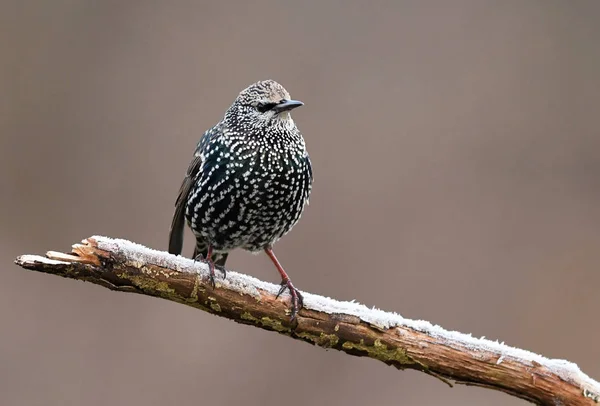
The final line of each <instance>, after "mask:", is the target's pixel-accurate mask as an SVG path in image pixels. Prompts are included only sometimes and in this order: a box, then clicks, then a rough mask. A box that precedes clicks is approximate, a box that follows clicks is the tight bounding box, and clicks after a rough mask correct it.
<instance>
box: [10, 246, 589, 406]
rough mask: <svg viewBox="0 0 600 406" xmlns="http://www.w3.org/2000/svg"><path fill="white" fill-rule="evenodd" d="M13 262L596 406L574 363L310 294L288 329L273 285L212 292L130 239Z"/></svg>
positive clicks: (221, 283)
mask: <svg viewBox="0 0 600 406" xmlns="http://www.w3.org/2000/svg"><path fill="white" fill-rule="evenodd" d="M15 262H16V263H17V264H18V265H20V266H21V267H23V268H26V269H30V270H34V271H38V272H44V273H48V274H54V275H59V276H63V277H66V278H72V279H78V280H83V281H87V282H91V283H94V284H97V285H101V286H104V287H106V288H108V289H111V290H114V291H121V292H133V293H138V294H144V295H149V296H155V297H160V298H163V299H167V300H171V301H174V302H178V303H182V304H185V305H188V306H192V307H195V308H198V309H200V310H203V311H206V312H209V313H212V314H215V315H218V316H221V317H226V318H229V319H232V320H234V321H236V322H238V323H242V324H248V325H253V326H255V327H259V328H262V329H265V330H269V331H275V332H278V333H280V334H284V335H286V336H289V337H291V338H294V339H298V340H301V341H305V342H309V343H311V344H314V345H316V346H320V347H323V348H333V349H336V350H339V351H343V352H345V353H347V354H350V355H355V356H361V357H369V358H373V359H376V360H379V361H382V362H384V363H386V364H388V365H393V366H395V367H396V368H398V369H406V368H409V369H414V370H419V371H422V372H425V373H427V374H429V375H432V376H435V377H437V378H439V379H441V380H442V381H444V382H446V383H448V384H450V385H452V383H457V384H467V385H475V386H482V387H486V388H491V389H496V390H500V391H503V392H506V393H509V394H511V395H513V396H517V397H519V398H521V399H525V400H529V401H531V402H534V403H536V404H542V405H556V404H564V405H576V406H578V405H594V404H597V403H598V402H600V384H599V383H598V382H596V381H595V380H593V379H591V378H590V377H588V376H587V375H586V374H584V373H583V372H582V371H581V370H580V369H579V367H578V366H577V365H575V364H573V363H571V362H568V361H565V360H558V359H549V358H546V357H544V356H542V355H539V354H536V353H533V352H530V351H526V350H522V349H519V348H514V347H510V346H508V345H505V344H504V343H499V342H498V341H491V340H488V339H484V338H475V337H472V336H471V335H469V334H464V333H459V332H456V331H448V330H445V329H443V328H442V327H440V326H437V325H433V324H431V323H430V322H428V321H423V320H411V319H407V318H404V317H402V316H401V315H399V314H397V313H392V312H386V311H383V310H379V309H376V308H368V307H367V306H364V305H362V304H359V303H356V302H354V301H352V302H344V301H338V300H335V299H332V298H328V297H323V296H320V295H315V294H311V293H308V292H302V294H303V296H304V307H303V308H302V310H301V311H300V312H299V314H298V317H297V319H296V320H294V321H293V322H290V317H289V305H288V301H289V299H290V298H289V294H283V295H282V296H280V297H279V298H278V299H277V298H276V295H277V292H278V290H279V286H278V285H275V284H272V283H268V282H264V281H261V280H258V279H256V278H253V277H251V276H248V275H244V274H241V273H237V272H234V271H229V270H227V274H226V275H227V277H226V278H224V279H223V278H222V277H219V276H218V277H217V278H216V284H217V285H216V289H213V288H212V286H211V285H210V280H209V274H208V267H207V266H206V265H205V264H204V263H203V262H198V261H193V260H191V259H187V258H183V257H181V256H174V255H171V254H168V253H167V252H162V251H156V250H152V249H150V248H147V247H144V246H142V245H139V244H136V243H133V242H130V241H127V240H122V239H112V238H108V237H102V236H93V237H90V238H88V239H86V240H83V241H82V243H80V244H75V245H73V249H72V252H71V253H61V252H55V251H49V252H47V253H46V256H45V257H44V256H37V255H22V256H20V257H19V258H17V259H16V261H15Z"/></svg>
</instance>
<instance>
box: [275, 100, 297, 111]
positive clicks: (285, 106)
mask: <svg viewBox="0 0 600 406" xmlns="http://www.w3.org/2000/svg"><path fill="white" fill-rule="evenodd" d="M300 106H304V103H302V102H301V101H300V100H286V101H284V102H283V103H279V104H278V105H277V106H275V107H273V110H274V111H275V112H276V113H278V114H279V113H281V112H284V111H290V110H293V109H295V108H296V107H300Z"/></svg>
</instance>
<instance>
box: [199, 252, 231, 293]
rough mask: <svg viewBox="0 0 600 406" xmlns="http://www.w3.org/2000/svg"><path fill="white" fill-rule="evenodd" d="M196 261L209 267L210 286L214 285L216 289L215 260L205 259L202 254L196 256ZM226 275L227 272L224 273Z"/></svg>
mask: <svg viewBox="0 0 600 406" xmlns="http://www.w3.org/2000/svg"><path fill="white" fill-rule="evenodd" d="M194 261H202V262H204V263H206V264H207V265H208V272H209V274H210V275H209V277H210V284H211V285H212V287H213V289H215V288H216V287H217V284H216V283H215V263H214V262H213V260H212V259H211V258H206V259H205V258H204V256H203V255H202V254H198V255H196V258H194ZM224 273H225V271H223V274H224Z"/></svg>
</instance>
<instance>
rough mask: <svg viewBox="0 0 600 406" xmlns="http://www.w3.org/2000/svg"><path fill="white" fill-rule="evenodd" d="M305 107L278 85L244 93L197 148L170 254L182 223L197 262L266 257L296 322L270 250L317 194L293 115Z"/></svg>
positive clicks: (179, 240)
mask: <svg viewBox="0 0 600 406" xmlns="http://www.w3.org/2000/svg"><path fill="white" fill-rule="evenodd" d="M302 104H303V103H302V102H299V101H296V100H291V99H290V95H289V93H288V92H287V91H286V90H285V89H284V88H283V86H281V85H280V84H279V83H277V82H275V81H273V80H265V81H260V82H256V83H254V84H252V85H250V86H249V87H247V88H246V89H244V90H242V91H241V92H240V94H239V95H238V97H237V98H236V99H235V101H234V102H233V104H232V105H231V106H230V107H229V109H227V111H226V112H225V115H224V117H223V119H222V120H221V121H220V122H219V123H218V124H216V125H215V126H214V127H212V128H211V129H209V130H208V131H206V132H205V133H204V134H203V135H202V137H201V139H200V141H199V142H198V145H197V147H196V151H195V153H194V157H193V159H192V162H191V163H190V165H189V168H188V171H187V174H186V177H185V179H184V181H183V183H182V185H181V189H180V191H179V196H178V198H177V202H176V204H175V207H176V209H175V214H174V216H173V222H172V225H171V233H170V236H169V252H170V253H173V254H180V253H181V250H182V246H183V227H184V219H185V222H187V224H188V226H189V227H190V228H191V230H192V231H193V233H194V234H195V236H196V248H195V250H194V257H196V256H198V255H202V257H203V258H207V256H208V259H209V261H210V260H211V259H212V261H214V263H216V264H218V265H224V264H225V261H226V259H227V255H228V253H229V252H230V251H232V250H234V249H236V248H242V249H245V250H248V251H251V252H257V251H260V250H265V251H266V252H267V254H269V256H271V259H272V260H273V262H274V264H275V265H276V267H277V268H278V271H279V272H280V274H281V276H282V279H283V281H282V285H285V286H286V287H287V288H289V289H290V291H291V293H292V296H294V310H293V312H292V317H294V315H295V311H296V310H297V307H298V304H300V305H301V296H299V294H297V291H296V289H295V288H294V287H293V285H292V284H291V281H290V280H289V278H288V277H287V274H285V271H283V268H281V265H280V264H279V263H278V261H277V260H276V259H275V257H274V254H273V253H272V250H271V247H272V245H273V244H274V243H275V242H276V241H277V240H279V239H280V238H281V237H282V236H284V235H285V234H287V233H288V232H289V231H290V230H291V229H292V228H293V227H294V225H295V224H296V223H297V222H298V220H299V219H300V216H301V215H302V213H303V211H304V208H305V206H306V204H308V200H309V197H310V193H311V189H312V182H313V174H312V167H311V162H310V158H309V155H308V152H307V151H306V145H305V142H304V138H303V137H302V134H301V133H300V131H299V130H298V128H297V127H296V124H295V122H294V120H293V119H292V117H291V114H290V111H291V110H292V109H293V108H296V107H299V106H301V105H302Z"/></svg>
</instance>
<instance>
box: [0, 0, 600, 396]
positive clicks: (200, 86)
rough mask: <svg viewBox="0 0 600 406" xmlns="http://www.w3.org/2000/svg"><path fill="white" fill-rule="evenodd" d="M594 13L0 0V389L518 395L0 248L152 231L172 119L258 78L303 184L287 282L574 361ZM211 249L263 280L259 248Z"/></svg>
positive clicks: (593, 329) (197, 121)
mask: <svg viewBox="0 0 600 406" xmlns="http://www.w3.org/2000/svg"><path fill="white" fill-rule="evenodd" d="M599 20H600V2H598V1H597V0H589V1H570V2H567V1H562V0H561V1H559V0H556V1H551V0H538V1H533V0H532V1H522V0H505V1H480V0H472V1H467V0H462V1H453V2H446V1H442V0H440V1H416V0H415V1H389V2H384V1H380V2H371V3H370V5H368V3H367V2H362V1H353V2H351V1H325V2H322V1H303V2H298V1H297V2H291V1H289V2H271V3H256V2H252V3H250V2H238V4H234V3H233V2H222V3H221V5H217V4H216V3H215V2H211V3H210V4H209V3H208V2H206V3H205V2H200V1H175V2H148V1H127V2H116V1H114V2H113V1H105V2H97V1H91V0H88V1H85V0H56V1H52V2H48V1H41V0H37V1H21V2H19V1H12V2H8V3H6V2H3V5H2V10H0V23H1V24H0V27H1V28H0V30H2V34H1V35H0V38H1V39H0V41H2V48H1V49H2V53H1V60H2V62H1V65H0V69H1V73H0V75H1V76H0V84H1V89H2V95H3V96H2V98H1V104H0V109H1V111H0V113H1V115H0V126H1V128H0V133H1V139H0V148H1V154H2V156H1V159H0V182H1V184H0V190H1V197H0V199H1V200H0V202H1V211H0V215H1V216H2V219H1V225H2V227H1V229H0V239H1V240H0V243H1V244H0V258H1V260H2V262H1V263H2V268H1V271H2V279H1V285H0V329H1V330H0V333H1V337H0V404H2V405H9V406H13V405H14V406H17V405H27V406H33V405H44V406H52V405H90V406H94V405H107V404H109V405H165V404H181V403H189V402H192V403H197V404H213V405H232V404H245V405H276V404H278V405H279V404H286V405H288V406H295V405H313V404H350V405H362V404H371V403H373V404H402V405H423V404H445V405H464V404H473V405H476V404H488V405H517V404H524V402H522V401H519V400H515V399H513V398H511V397H509V396H507V395H504V394H501V393H496V392H493V391H489V390H484V389H478V388H464V387H457V388H455V389H449V388H448V387H446V386H445V385H444V384H442V383H441V382H439V381H437V380H435V379H433V378H431V377H428V376H426V375H424V374H421V373H415V372H411V371H406V372H399V371H396V370H395V369H393V368H391V367H386V366H385V365H383V364H380V363H378V362H375V361H371V360H367V359H359V358H354V357H348V356H346V355H344V354H341V353H338V352H336V351H328V352H326V351H324V350H322V349H318V348H313V347H311V346H309V345H306V344H303V343H299V342H296V341H293V340H290V339H287V338H285V337H282V336H278V335H276V334H272V333H268V332H265V331H261V330H258V329H253V328H249V327H246V326H241V325H238V324H235V323H233V322H230V321H227V320H224V319H220V318H218V317H214V316H211V315H208V314H205V313H202V312H199V311H197V310H194V309H192V308H188V307H184V306H181V305H178V304H174V303H170V302H167V301H164V300H159V299H152V298H148V297H141V296H138V295H127V294H122V293H113V292H110V291H108V290H106V289H103V288H100V287H97V286H93V285H91V284H84V283H81V282H76V281H71V280H66V279H61V278H57V277H52V276H47V275H42V274H36V273H30V272H27V271H24V270H22V269H20V268H18V267H17V266H16V265H14V264H12V261H13V260H14V258H15V257H16V256H17V255H19V254H23V253H44V252H45V251H47V250H66V251H68V250H69V248H70V245H71V244H73V243H75V242H78V241H80V240H81V239H82V238H85V237H88V236H90V235H93V234H103V235H108V236H113V237H121V238H127V239H131V240H134V241H137V242H139V243H142V244H145V245H148V246H150V247H153V248H158V249H166V244H167V234H168V229H169V224H170V221H171V215H172V212H173V203H174V200H175V197H176V193H177V190H178V188H179V185H180V181H181V179H182V176H183V174H184V172H185V170H186V168H187V165H188V162H189V160H190V157H191V154H192V151H193V148H194V146H195V144H196V142H197V140H198V138H199V137H200V135H201V133H202V132H203V131H204V130H205V129H207V128H208V127H209V126H211V125H213V124H214V123H216V122H217V121H218V120H219V119H220V118H221V116H222V114H223V112H224V111H225V109H226V108H227V107H228V106H229V105H230V103H231V102H232V101H233V99H234V98H235V96H236V95H237V93H238V92H239V91H240V90H242V89H243V88H244V87H246V86H247V85H249V84H250V83H252V82H254V81H256V80H260V79H265V78H272V79H275V80H278V81H280V82H281V83H282V84H283V85H284V86H285V87H286V88H287V89H288V90H289V91H290V93H291V94H292V96H293V97H295V98H298V99H300V100H303V101H304V102H305V103H306V106H305V107H303V108H301V109H299V110H297V111H295V112H294V118H295V120H296V122H297V124H298V125H299V127H300V129H301V130H302V131H303V133H304V135H305V139H306V141H307V145H308V148H309V152H310V153H311V157H312V161H313V164H314V171H315V185H314V191H313V195H312V198H311V204H310V206H309V207H308V209H307V211H306V212H305V215H304V217H303V219H302V220H301V221H300V223H299V224H298V225H297V227H296V228H295V229H294V231H293V232H292V233H291V234H289V235H288V236H287V237H286V238H284V239H283V240H282V241H281V242H280V243H279V244H278V245H277V247H276V248H277V249H276V252H277V254H278V256H279V257H280V259H281V260H282V261H283V263H284V265H285V266H286V269H287V270H288V272H289V273H290V275H291V276H292V278H293V280H294V282H295V284H296V286H298V287H299V288H300V289H303V290H307V291H312V292H315V293H320V294H324V295H328V296H333V297H336V298H339V299H346V300H349V299H356V300H358V301H360V302H362V303H365V304H367V305H369V306H377V307H380V308H384V309H388V310H394V311H397V312H400V313H401V314H403V315H404V316H406V317H411V318H423V319H428V320H430V321H432V322H434V323H438V324H441V325H442V326H444V327H446V328H449V329H456V330H461V331H464V332H470V333H473V334H474V335H476V336H481V335H485V336H487V337H489V338H492V339H499V340H501V341H506V343H507V344H510V345H516V346H519V347H524V348H526V349H530V350H534V351H536V352H540V353H542V354H544V355H546V356H549V357H556V358H566V359H569V360H571V361H573V362H576V363H577V364H579V366H580V367H581V368H582V369H583V370H584V371H585V372H587V373H588V374H589V375H591V376H592V377H595V378H596V379H598V378H600V362H599V361H600V346H598V340H599V339H600V324H598V322H597V320H598V317H597V315H598V310H599V309H600V304H599V303H600V302H599V301H598V286H600V272H599V271H598V267H599V265H600V250H599V249H598V246H599V244H600V158H599V151H600V114H599V112H600V96H599V95H600V79H599V72H600V45H599V44H600V24H598V21H599ZM187 236H188V238H187V240H186V254H187V255H191V252H192V245H191V239H190V238H189V236H190V234H189V233H188V234H187ZM229 266H230V267H231V268H233V269H236V270H241V271H244V272H247V273H250V274H252V275H255V276H258V277H261V278H264V279H267V280H270V281H273V282H278V281H279V280H278V277H277V273H276V271H275V269H274V268H273V267H272V265H271V264H270V262H269V261H268V259H267V258H266V256H264V255H260V256H252V255H250V254H247V253H244V252H236V253H235V254H233V255H232V256H231V257H230V262H229Z"/></svg>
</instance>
